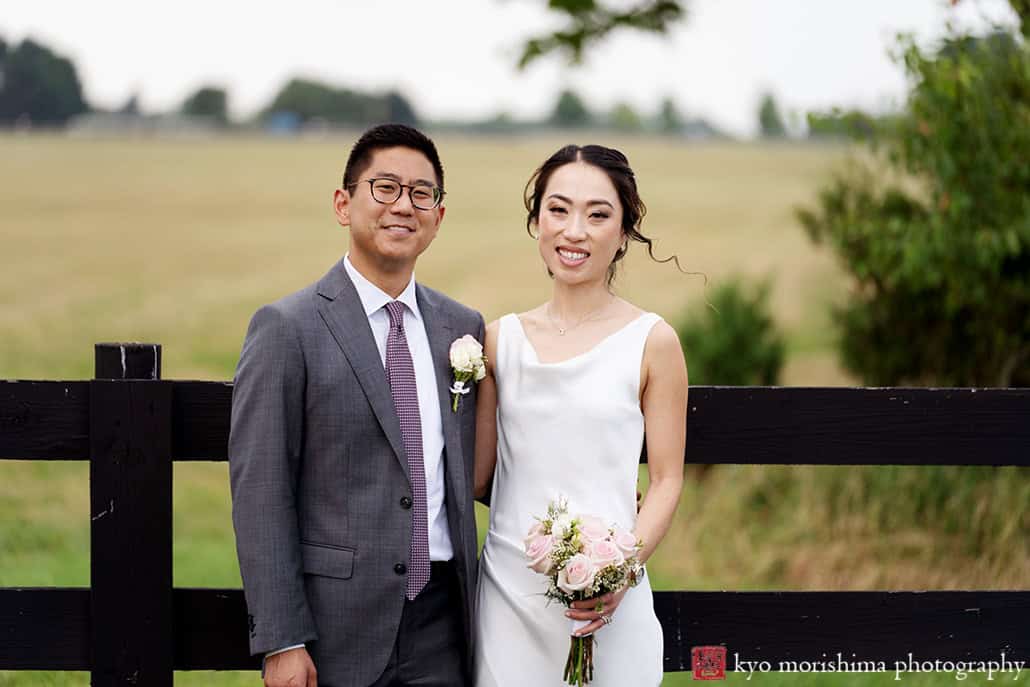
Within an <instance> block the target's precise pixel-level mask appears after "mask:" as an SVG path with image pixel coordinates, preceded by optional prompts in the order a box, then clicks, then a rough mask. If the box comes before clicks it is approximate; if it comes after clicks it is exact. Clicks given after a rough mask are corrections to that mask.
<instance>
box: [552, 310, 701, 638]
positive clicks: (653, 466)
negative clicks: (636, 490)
mask: <svg viewBox="0 0 1030 687" xmlns="http://www.w3.org/2000/svg"><path fill="white" fill-rule="evenodd" d="M640 367H641V378H642V379H641V384H642V389H643V393H642V395H641V399H640V405H641V408H642V409H643V411H644V428H645V430H646V433H645V435H644V436H645V437H646V439H645V440H646V442H647V471H648V474H649V475H650V478H651V486H650V487H648V490H647V496H645V497H644V501H643V503H641V505H640V512H639V513H638V514H637V526H636V530H635V532H634V533H635V534H636V535H637V537H638V538H639V539H643V540H644V548H643V549H642V550H641V552H640V560H641V561H646V560H647V559H648V558H650V557H651V554H652V553H654V551H655V549H656V548H658V544H659V543H660V542H661V541H662V538H663V537H664V536H665V533H666V532H668V530H669V525H670V524H671V523H672V516H673V514H674V513H675V512H676V506H677V505H678V504H679V500H680V490H681V489H682V488H683V454H684V451H685V449H686V441H687V365H686V363H685V362H684V360H683V350H682V349H681V348H680V342H679V337H678V336H677V335H676V331H675V330H674V329H673V328H672V327H670V326H669V325H668V324H667V323H666V322H659V323H658V324H656V325H655V326H654V329H652V330H651V334H650V335H649V336H648V337H647V344H646V346H645V348H644V359H643V361H642V362H641V364H640ZM627 589H628V587H623V588H622V589H620V590H618V591H615V592H611V593H609V594H605V595H603V596H601V597H599V598H595V599H588V600H586V601H576V602H574V603H573V604H572V608H571V609H570V610H568V611H566V612H565V615H566V617H569V618H574V619H576V620H592V621H594V622H592V623H590V624H589V625H587V626H586V627H583V628H581V629H580V630H578V631H577V634H578V635H580V636H582V635H588V634H591V633H593V632H597V631H598V630H600V629H601V628H602V627H604V625H603V623H602V621H601V615H611V614H613V613H615V611H616V610H617V609H618V607H619V604H620V603H621V602H622V598H623V597H624V596H625V595H626V591H627ZM598 601H600V602H601V603H602V606H601V611H600V612H599V611H597V606H596V605H597V603H598Z"/></svg>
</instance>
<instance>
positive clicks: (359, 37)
mask: <svg viewBox="0 0 1030 687" xmlns="http://www.w3.org/2000/svg"><path fill="white" fill-rule="evenodd" d="M609 4H611V5H626V4H628V2H627V1H625V0H624V1H621V2H620V0H611V2H610V3H609ZM686 4H687V8H688V16H687V19H686V21H684V22H682V23H681V24H678V25H676V27H675V28H674V29H673V30H672V32H671V33H670V35H668V36H666V37H652V36H645V35H643V34H639V33H635V32H629V33H624V34H615V35H613V36H612V37H611V38H610V39H609V40H607V41H606V42H604V43H602V44H600V46H599V47H598V48H596V49H595V50H594V51H593V52H591V53H590V55H589V57H588V59H587V61H586V63H585V64H584V65H583V66H581V67H576V68H574V67H569V66H568V65H567V64H566V63H565V62H563V61H562V60H561V59H559V58H557V57H555V58H548V59H546V60H544V61H541V62H538V63H537V64H535V65H533V66H531V67H529V68H528V69H527V70H526V71H524V72H519V71H517V70H516V68H515V66H514V65H515V63H516V62H517V58H518V53H519V48H520V44H521V41H522V40H523V39H524V38H526V37H527V36H531V35H535V34H537V33H540V32H542V31H544V30H546V29H548V28H557V27H559V26H560V25H561V22H560V16H559V15H556V14H555V13H552V12H549V11H548V10H546V0H441V1H438V2H426V1H425V0H400V1H396V2H388V1H383V0H361V1H359V2H354V1H346V2H345V1H342V0H337V1H331V0H280V1H279V2H276V3H271V2H254V1H251V2H238V1H236V0H176V2H168V3H156V2H148V1H146V0H143V1H140V0H93V1H91V2H72V1H71V0H3V12H2V13H0V37H3V38H4V39H5V40H7V42H8V43H12V42H17V41H20V40H21V39H23V38H25V37H26V36H33V37H36V38H38V39H39V40H41V41H43V42H44V43H46V44H48V45H50V46H51V47H52V48H54V49H56V50H58V51H59V52H61V53H63V54H65V55H67V56H69V57H71V58H72V59H73V60H74V62H75V64H76V65H77V66H78V69H79V75H80V78H81V79H82V81H83V84H84V88H85V91H86V96H87V98H88V100H89V101H90V102H91V103H93V104H95V105H98V106H100V107H117V106H120V105H122V104H123V103H124V102H125V101H126V100H127V99H128V98H129V96H130V95H131V94H132V93H134V92H135V93H139V95H140V102H141V105H142V107H143V109H144V110H147V111H157V110H163V109H170V108H174V107H177V106H178V105H179V104H180V103H181V101H182V100H183V99H184V98H185V97H186V96H187V95H188V94H189V93H190V92H191V91H192V90H194V89H195V88H197V87H198V86H201V85H204V84H214V85H218V86H221V87H224V88H226V89H227V90H228V91H229V97H230V106H231V109H232V111H233V113H234V114H235V115H237V116H246V115H249V114H252V113H253V112H255V111H256V110H258V109H259V108H261V107H262V106H264V105H265V104H267V103H268V101H269V100H270V99H271V98H272V97H273V95H274V94H275V93H276V91H278V89H279V88H280V87H281V86H282V85H283V83H285V81H286V80H287V79H289V78H290V77H292V76H295V75H300V76H307V77H311V78H317V79H321V80H324V81H326V82H329V83H332V84H334V85H337V86H349V87H359V88H366V89H377V90H385V89H388V88H397V89H399V90H400V91H401V92H403V93H404V94H405V95H407V96H408V97H409V98H410V99H411V101H412V102H413V103H414V105H415V107H416V109H417V110H418V112H419V113H420V114H421V115H422V116H423V117H428V118H447V119H469V118H481V117H484V116H488V115H492V114H495V113H497V112H498V111H501V110H504V111H507V112H509V113H511V114H512V115H514V116H515V117H517V118H533V117H539V116H542V115H544V114H545V113H547V112H549V110H550V109H551V107H553V104H554V101H555V98H556V95H557V93H558V92H559V91H560V90H561V89H562V88H565V87H572V88H575V89H576V90H577V91H578V92H580V93H581V94H582V95H583V96H584V97H585V99H586V100H587V102H588V103H589V104H590V105H591V106H592V107H593V108H596V109H598V110H600V109H607V108H609V107H611V106H612V105H613V104H614V103H616V102H619V101H627V102H630V103H631V104H633V105H634V107H636V108H637V109H638V111H641V112H642V113H644V114H649V113H652V112H654V111H655V110H656V109H657V107H658V104H659V103H660V102H661V100H662V99H663V98H664V97H666V96H671V97H672V98H673V99H674V100H675V102H676V103H677V105H678V106H679V107H680V109H681V111H683V112H685V113H687V114H688V115H689V116H704V117H707V118H709V119H711V120H713V121H714V122H715V123H716V124H718V125H720V126H722V127H724V128H726V129H728V130H729V131H731V132H733V133H735V134H738V135H748V134H752V133H754V130H755V128H756V122H755V120H756V116H755V110H756V106H757V102H758V98H759V95H760V93H761V92H762V91H763V90H770V91H772V92H773V93H775V94H776V96H777V97H778V98H779V100H780V103H781V105H782V106H783V107H784V109H787V110H790V109H793V110H797V111H799V112H803V111H805V110H808V109H813V108H828V107H830V106H833V105H841V106H851V105H856V106H860V107H863V108H867V109H873V110H884V109H886V108H888V107H889V106H890V104H891V103H892V102H898V100H899V98H900V96H901V94H902V93H903V92H904V91H903V89H904V77H903V74H902V72H901V69H900V67H899V66H898V65H896V64H894V63H892V62H891V60H890V59H889V57H888V49H889V48H890V46H891V45H892V43H893V36H894V35H895V33H897V32H898V31H908V32H913V33H915V34H916V35H917V36H919V37H920V39H921V40H923V41H932V40H934V39H935V38H938V37H940V36H941V35H943V33H944V27H945V23H946V22H947V21H949V20H951V21H953V22H957V23H958V24H960V25H962V26H971V27H974V28H980V29H982V28H983V27H985V26H987V25H988V24H989V23H990V22H991V21H1003V22H1006V23H1012V22H1013V21H1014V20H1013V17H1012V14H1011V11H1010V10H1009V9H1008V5H1007V3H1005V2H1004V0H979V1H977V0H962V1H961V2H960V3H959V5H958V7H957V8H955V9H952V8H951V7H950V3H949V2H947V1H946V0H687V3H686Z"/></svg>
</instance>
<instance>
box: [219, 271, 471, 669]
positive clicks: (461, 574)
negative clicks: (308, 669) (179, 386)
mask: <svg viewBox="0 0 1030 687" xmlns="http://www.w3.org/2000/svg"><path fill="white" fill-rule="evenodd" d="M416 293H417V298H418V303H419V310H420V311H421V314H422V317H423V321H424V323H425V327H426V333H427V334H428V338H429V344H430V348H431V349H432V353H433V358H434V361H435V363H436V376H437V386H438V388H439V392H440V408H441V415H442V421H443V433H444V446H445V450H444V461H445V482H446V491H445V502H446V507H447V520H448V523H449V526H450V535H451V542H452V544H453V546H454V562H455V566H456V569H457V572H458V578H459V580H460V583H461V590H462V598H463V601H464V605H463V608H462V609H461V611H462V613H463V616H464V619H465V630H466V632H465V635H466V640H467V641H466V644H467V647H468V656H469V665H470V666H471V655H472V645H471V642H472V632H471V628H472V612H473V608H474V588H475V581H476V524H475V516H474V509H473V498H472V485H473V481H472V468H473V456H474V451H473V443H474V439H475V437H474V428H475V391H474V390H473V392H472V393H470V394H468V395H466V396H464V397H463V398H462V401H461V403H460V405H459V407H458V412H457V413H455V412H452V411H451V397H450V392H449V391H448V388H449V387H450V385H451V379H452V374H451V368H450V361H449V356H448V352H449V348H450V344H451V342H452V341H454V340H455V339H457V338H459V337H461V336H463V335H465V334H471V335H473V336H475V337H476V338H477V339H478V340H479V341H482V340H483V334H484V326H483V318H482V316H481V315H480V314H479V313H477V312H475V311H474V310H470V309H469V308H466V307H464V306H462V305H460V304H459V303H457V302H455V301H453V300H451V299H449V298H447V297H446V296H444V295H443V294H440V293H438V292H436V291H433V290H432V289H428V288H426V287H423V286H422V285H418V286H417V289H416ZM229 469H230V473H229V476H230V483H231V487H232V502H233V525H234V527H235V529H236V547H237V553H238V555H239V561H240V572H241V573H242V576H243V589H244V594H245V596H246V600H247V608H248V612H249V614H250V650H251V652H252V653H253V654H263V653H265V652H268V651H273V650H276V649H281V648H284V647H287V646H291V645H294V644H301V643H306V644H307V646H308V651H309V652H310V653H311V655H312V658H313V660H314V662H315V667H316V669H317V670H318V673H319V684H323V683H325V684H331V685H367V684H369V683H371V682H372V681H374V680H375V679H376V678H377V677H378V676H379V675H380V673H381V672H382V670H383V669H384V668H385V666H386V663H387V660H388V658H389V656H390V653H391V651H392V649H393V645H394V640H395V639H396V636H397V629H398V626H399V623H400V617H401V609H402V608H403V605H404V589H405V576H404V574H402V573H398V572H397V571H398V570H400V568H399V567H398V564H404V565H407V563H408V558H409V547H410V541H411V510H410V509H407V508H405V507H404V505H402V503H401V501H402V499H404V500H405V503H407V499H406V497H410V496H411V486H410V483H409V481H408V467H407V459H406V458H405V454H404V445H403V442H402V439H401V430H400V423H399V421H398V419H397V415H396V412H395V411H394V407H393V400H392V397H391V395H390V387H389V384H388V382H387V379H386V372H385V370H384V369H383V363H382V359H381V358H380V356H379V352H378V350H377V348H376V345H375V340H374V338H373V336H372V330H371V328H370V327H369V324H368V319H367V317H366V315H365V312H364V309H363V308H362V305H361V302H360V300H359V298H358V294H357V291H356V290H355V289H354V285H353V283H352V282H351V280H350V278H349V277H348V276H347V273H346V271H345V269H344V266H343V261H342V260H341V261H340V262H339V263H337V264H336V265H335V266H334V267H333V268H332V269H331V270H330V271H329V272H328V273H327V274H326V275H325V276H324V277H323V278H322V279H321V280H320V281H319V282H318V283H317V284H314V285H312V286H309V287H308V288H305V289H303V290H301V291H298V292H297V293H294V294H291V295H289V296H287V297H285V298H283V299H281V300H279V301H277V302H276V303H273V304H271V305H266V306H264V307H262V308H261V309H260V310H258V311H257V313H255V315H254V317H253V319H252V320H251V322H250V327H249V329H248V331H247V337H246V339H245V341H244V342H243V351H242V353H241V354H240V361H239V365H238V366H237V369H236V377H235V387H234V389H233V402H232V427H231V431H230V435H229Z"/></svg>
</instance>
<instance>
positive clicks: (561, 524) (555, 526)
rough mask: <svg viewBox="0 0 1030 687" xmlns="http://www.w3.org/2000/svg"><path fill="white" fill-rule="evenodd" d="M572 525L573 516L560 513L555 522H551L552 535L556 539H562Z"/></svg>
mask: <svg viewBox="0 0 1030 687" xmlns="http://www.w3.org/2000/svg"><path fill="white" fill-rule="evenodd" d="M571 526H572V518H570V517H569V516H568V515H566V514H562V515H559V516H558V517H556V518H555V519H554V522H552V523H551V535H552V536H554V537H555V538H556V539H562V538H563V537H564V536H565V533H566V532H568V531H569V527H571Z"/></svg>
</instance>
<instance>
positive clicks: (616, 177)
mask: <svg viewBox="0 0 1030 687" xmlns="http://www.w3.org/2000/svg"><path fill="white" fill-rule="evenodd" d="M572 162H585V163H587V164H588V165H593V166H594V167H597V168H599V169H601V170H602V171H603V172H604V173H605V174H607V175H608V178H609V179H611V182H612V185H614V186H615V191H616V193H618V195H619V202H620V203H621V204H622V233H623V234H624V235H625V236H626V238H627V239H629V240H632V241H636V242H638V243H643V244H645V245H646V246H647V254H648V255H649V256H651V259H652V260H654V261H655V262H669V261H673V262H675V263H676V266H677V267H679V264H680V263H679V259H678V258H677V257H676V256H675V255H673V256H671V257H668V258H665V259H664V260H661V259H659V258H657V257H655V254H654V243H653V242H652V240H651V239H649V238H648V237H647V236H645V235H644V234H643V233H642V232H641V231H640V223H641V222H643V220H644V215H645V214H646V213H647V207H646V206H645V205H644V201H643V200H641V199H640V193H638V192H637V178H636V176H635V175H634V174H633V169H632V168H631V167H630V166H629V160H627V159H626V156H625V155H623V154H622V153H621V152H619V151H618V150H615V149H614V148H606V147H604V146H599V145H587V146H577V145H567V146H565V147H564V148H562V149H561V150H559V151H558V152H556V153H555V154H554V155H552V156H551V157H549V158H547V160H545V161H544V164H542V165H540V167H539V168H537V170H536V171H535V172H533V176H531V177H530V178H529V181H528V182H526V190H525V192H524V194H523V200H524V201H525V204H526V211H527V213H528V214H527V215H526V231H527V232H529V235H530V236H533V237H534V238H535V235H534V234H533V225H534V224H535V223H537V221H538V220H539V219H540V204H541V202H543V196H544V190H546V188H547V182H548V181H550V180H551V175H552V174H554V171H555V170H556V169H558V168H559V167H563V166H565V165H567V164H570V163H572ZM628 245H629V244H628V242H627V243H623V245H622V246H620V247H619V250H618V251H616V253H615V258H614V259H613V260H612V264H611V265H609V266H608V278H607V280H606V283H607V284H608V286H611V284H612V281H613V280H614V279H615V272H616V267H617V265H618V263H619V261H620V260H622V259H623V258H624V257H626V251H627V248H628ZM681 270H682V268H681Z"/></svg>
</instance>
